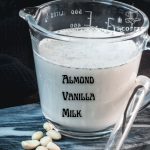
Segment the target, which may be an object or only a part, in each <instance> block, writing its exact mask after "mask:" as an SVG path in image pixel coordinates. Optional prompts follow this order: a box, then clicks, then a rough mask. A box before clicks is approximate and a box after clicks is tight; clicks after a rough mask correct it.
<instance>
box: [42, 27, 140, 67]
mask: <svg viewBox="0 0 150 150" xmlns="http://www.w3.org/2000/svg"><path fill="white" fill-rule="evenodd" d="M56 33H58V34H63V35H69V36H75V37H112V36H117V35H121V34H122V33H119V32H111V31H108V30H104V29H103V30H102V29H99V28H95V29H93V28H89V27H86V28H78V29H77V28H74V29H63V30H58V31H56ZM137 53H138V49H137V47H136V45H135V44H134V42H133V41H131V40H128V41H121V42H117V43H102V42H100V41H99V40H95V41H92V40H91V41H90V40H89V41H82V40H81V41H78V42H77V41H73V42H72V41H71V42H64V41H60V40H54V39H48V38H46V39H43V40H42V41H41V42H40V44H39V54H40V55H41V56H42V57H44V58H45V59H47V60H48V61H50V62H52V63H54V64H58V65H62V66H66V67H75V68H109V67H114V66H119V65H122V64H125V63H127V62H128V61H129V60H130V59H133V58H134V57H135V56H136V55H137Z"/></svg>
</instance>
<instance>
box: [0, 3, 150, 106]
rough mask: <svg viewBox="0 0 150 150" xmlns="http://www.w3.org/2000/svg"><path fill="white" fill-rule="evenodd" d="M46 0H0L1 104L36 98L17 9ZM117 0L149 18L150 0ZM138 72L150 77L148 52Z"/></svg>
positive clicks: (26, 36)
mask: <svg viewBox="0 0 150 150" xmlns="http://www.w3.org/2000/svg"><path fill="white" fill-rule="evenodd" d="M47 1H48V0H21V1H20V0H0V108H2V107H9V106H15V105H21V104H26V103H32V102H36V101H38V100H39V98H38V88H37V83H36V76H35V71H34V61H33V56H32V48H31V42H30V36H29V32H28V25H27V23H26V22H25V21H24V20H22V19H21V18H20V17H19V15H18V12H19V10H20V9H21V8H24V7H28V6H35V5H39V4H42V3H44V2H47ZM68 1H69V0H68ZM120 1H122V2H126V3H129V4H132V5H134V6H136V7H138V8H140V9H141V10H143V11H144V12H145V13H146V14H147V15H148V16H149V18H150V0H142V1H141V0H130V1H129V0H120ZM139 73H140V74H145V75H147V76H149V77H150V52H144V54H143V58H142V63H141V67H140V72H139Z"/></svg>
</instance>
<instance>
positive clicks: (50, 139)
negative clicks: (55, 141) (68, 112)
mask: <svg viewBox="0 0 150 150" xmlns="http://www.w3.org/2000/svg"><path fill="white" fill-rule="evenodd" d="M49 142H52V138H51V137H49V136H44V137H43V138H41V140H40V143H41V145H42V146H47V144H48V143H49Z"/></svg>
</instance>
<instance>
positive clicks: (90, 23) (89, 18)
mask: <svg viewBox="0 0 150 150" xmlns="http://www.w3.org/2000/svg"><path fill="white" fill-rule="evenodd" d="M85 12H86V13H89V17H88V18H87V19H88V20H89V24H88V25H86V24H85V25H84V26H85V27H91V26H92V14H93V12H92V11H85Z"/></svg>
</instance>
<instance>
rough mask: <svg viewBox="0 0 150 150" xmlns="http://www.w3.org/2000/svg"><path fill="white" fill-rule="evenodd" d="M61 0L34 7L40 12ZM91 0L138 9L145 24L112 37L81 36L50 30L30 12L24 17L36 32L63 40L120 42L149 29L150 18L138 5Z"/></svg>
mask: <svg viewBox="0 0 150 150" xmlns="http://www.w3.org/2000/svg"><path fill="white" fill-rule="evenodd" d="M61 1H62V0H54V1H50V2H47V3H44V4H42V5H39V6H36V7H32V8H37V12H38V11H40V9H42V8H44V7H46V6H47V5H50V4H53V3H55V2H61ZM79 1H80V0H79ZM91 1H93V2H98V3H106V4H111V5H114V6H120V7H122V8H128V9H130V10H136V11H137V12H138V13H140V14H141V16H142V17H143V24H142V25H141V27H139V28H140V29H139V30H135V31H132V32H129V33H125V34H123V35H117V36H111V37H79V36H70V35H63V34H60V33H56V32H54V31H48V30H46V29H45V28H43V27H41V26H40V25H38V24H37V23H36V20H35V17H33V16H32V15H29V14H27V15H26V18H24V19H25V20H27V22H28V24H29V26H30V28H31V29H33V30H36V32H39V33H40V34H43V35H44V36H46V37H48V38H54V39H58V40H63V41H78V40H79V41H80V40H100V41H101V40H102V41H104V42H118V41H124V40H129V39H132V38H135V37H138V36H140V35H142V34H143V33H145V32H147V31H148V28H149V19H148V17H147V15H146V14H145V13H144V12H143V11H142V10H140V9H138V8H137V7H134V6H132V5H129V4H126V3H123V2H119V1H112V0H91ZM19 15H20V16H21V17H22V18H23V16H22V14H21V11H20V12H19Z"/></svg>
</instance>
